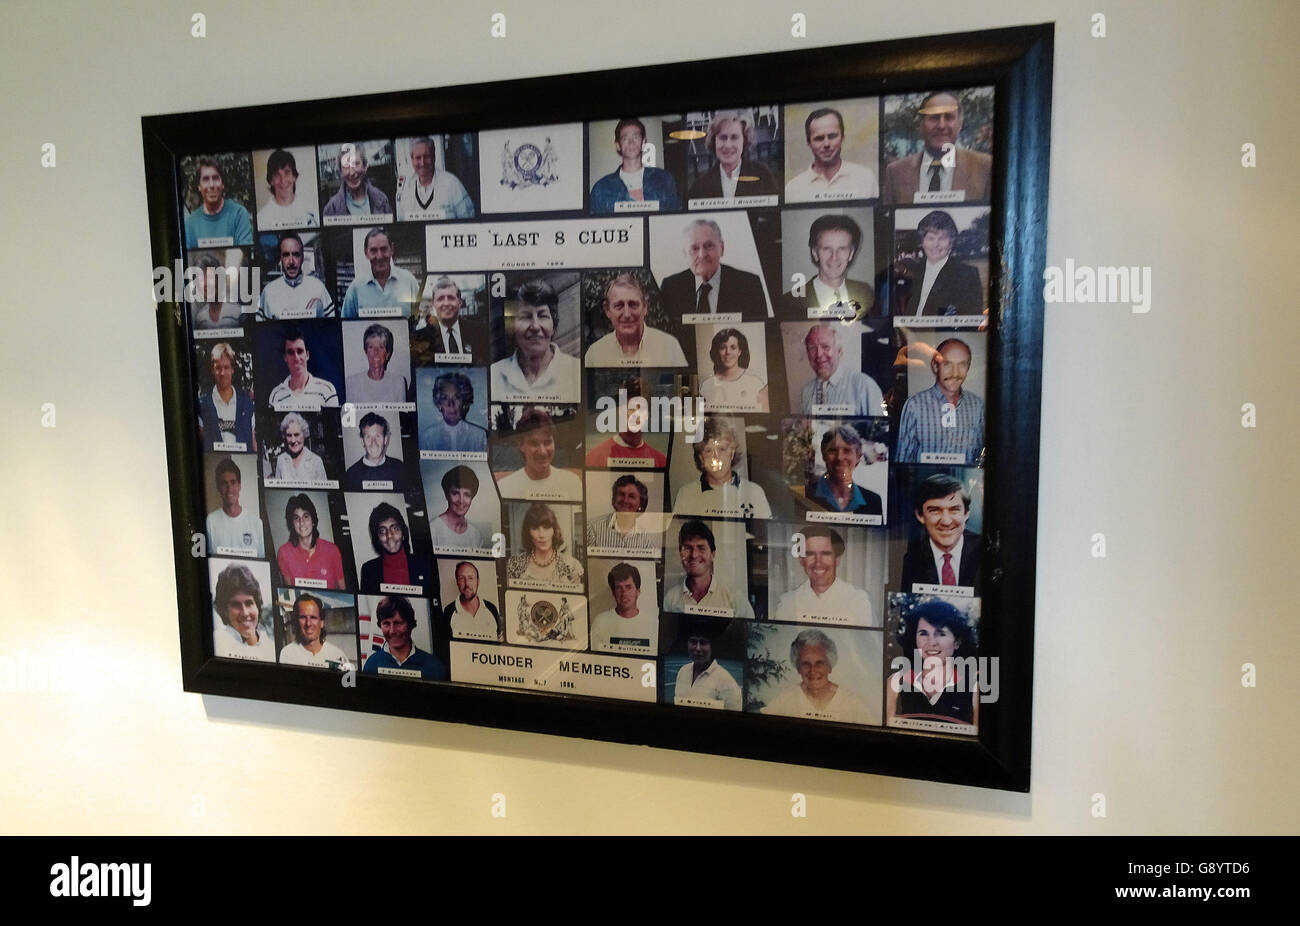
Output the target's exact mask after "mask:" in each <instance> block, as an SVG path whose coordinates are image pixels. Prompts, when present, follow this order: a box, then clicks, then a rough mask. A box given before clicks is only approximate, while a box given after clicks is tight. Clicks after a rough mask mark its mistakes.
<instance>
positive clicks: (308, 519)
mask: <svg viewBox="0 0 1300 926" xmlns="http://www.w3.org/2000/svg"><path fill="white" fill-rule="evenodd" d="M335 500H337V501H338V502H340V503H341V502H342V498H341V497H340V496H338V495H337V494H332V493H329V492H324V491H320V490H304V489H267V490H266V512H267V529H268V530H269V531H270V534H271V547H272V548H273V549H274V550H275V564H276V572H277V576H278V578H277V584H278V585H282V586H289V587H292V588H325V589H335V590H338V591H343V590H345V589H350V588H352V587H353V585H352V577H353V576H354V575H356V571H355V568H354V566H353V563H352V561H351V557H352V547H351V544H350V543H345V542H341V541H342V537H341V535H340V533H339V531H338V530H337V529H336V528H335V523H336V521H335V511H334V504H335ZM340 513H341V512H340ZM345 554H346V557H345ZM345 558H346V559H347V562H344V560H345Z"/></svg>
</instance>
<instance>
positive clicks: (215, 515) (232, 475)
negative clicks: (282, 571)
mask: <svg viewBox="0 0 1300 926" xmlns="http://www.w3.org/2000/svg"><path fill="white" fill-rule="evenodd" d="M216 480H217V494H218V495H219V496H220V497H221V507H220V508H218V509H216V510H215V511H210V512H208V520H207V529H208V545H209V550H208V552H209V553H215V552H227V553H235V554H238V555H240V556H256V557H258V558H259V559H260V558H261V557H263V556H265V555H266V554H265V547H264V545H263V541H262V519H261V518H259V517H258V516H257V512H256V511H255V510H252V509H248V508H245V507H243V506H242V505H241V504H240V502H239V494H240V491H241V490H242V488H243V477H242V474H241V473H240V472H239V467H238V466H237V465H236V464H235V461H234V460H232V459H230V458H229V457H226V458H225V459H223V460H221V461H220V462H218V463H217V471H216Z"/></svg>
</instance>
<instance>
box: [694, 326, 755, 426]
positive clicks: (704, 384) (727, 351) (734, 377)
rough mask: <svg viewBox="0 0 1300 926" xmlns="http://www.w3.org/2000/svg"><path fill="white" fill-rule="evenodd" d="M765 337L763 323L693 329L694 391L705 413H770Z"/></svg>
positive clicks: (697, 327)
mask: <svg viewBox="0 0 1300 926" xmlns="http://www.w3.org/2000/svg"><path fill="white" fill-rule="evenodd" d="M766 336H767V334H766V329H765V327H764V325H763V323H762V322H735V323H732V324H705V325H696V326H695V356H694V358H693V360H694V361H695V371H696V376H697V378H698V379H697V381H698V383H699V385H698V386H697V389H698V392H699V395H700V396H701V397H702V398H703V399H704V402H705V409H706V410H707V411H709V412H731V413H736V412H762V413H766V412H768V411H770V409H771V402H770V400H769V398H768V380H769V378H770V375H769V372H768V366H767V340H766Z"/></svg>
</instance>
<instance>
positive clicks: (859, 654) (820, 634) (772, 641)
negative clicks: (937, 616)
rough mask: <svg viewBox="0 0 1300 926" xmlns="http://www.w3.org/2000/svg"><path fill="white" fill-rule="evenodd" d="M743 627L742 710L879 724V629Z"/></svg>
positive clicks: (843, 721)
mask: <svg viewBox="0 0 1300 926" xmlns="http://www.w3.org/2000/svg"><path fill="white" fill-rule="evenodd" d="M745 629H746V631H747V634H746V637H747V645H746V654H745V655H746V664H745V669H746V685H745V710H747V711H755V712H757V713H761V714H772V715H776V716H780V717H798V718H802V719H807V720H820V721H824V722H830V723H853V724H861V725H864V726H878V725H879V724H880V722H881V703H880V702H881V687H882V686H881V671H882V670H881V664H882V659H881V653H882V648H883V646H884V641H883V640H882V639H881V634H880V632H879V631H870V630H847V629H844V628H842V627H797V626H793V627H792V626H790V625H788V624H758V623H756V624H752V625H750V626H749V627H746V628H745Z"/></svg>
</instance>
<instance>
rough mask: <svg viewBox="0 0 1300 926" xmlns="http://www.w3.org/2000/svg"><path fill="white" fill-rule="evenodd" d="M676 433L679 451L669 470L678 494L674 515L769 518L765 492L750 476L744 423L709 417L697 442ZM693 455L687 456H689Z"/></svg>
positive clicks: (770, 512)
mask: <svg viewBox="0 0 1300 926" xmlns="http://www.w3.org/2000/svg"><path fill="white" fill-rule="evenodd" d="M681 437H682V435H674V448H678V447H680V448H681V453H680V454H677V453H676V451H675V454H674V459H673V465H672V468H671V469H670V471H669V472H670V474H671V476H672V478H673V485H674V486H675V487H676V488H675V495H674V501H673V513H674V514H678V515H698V516H707V517H731V518H770V517H771V516H772V508H771V506H770V505H769V504H768V501H767V493H766V492H765V491H764V490H763V487H762V486H761V485H759V484H758V483H757V482H753V481H751V480H750V479H748V478H746V474H747V473H748V469H749V464H748V461H747V458H746V453H745V429H744V422H742V421H740V420H739V419H733V418H725V417H723V416H720V415H709V416H706V417H705V418H704V423H703V426H702V429H701V431H700V439H699V440H698V441H696V442H695V443H693V444H690V443H687V442H686V441H685V440H679V438H681ZM688 453H689V457H688Z"/></svg>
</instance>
